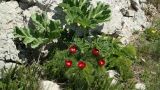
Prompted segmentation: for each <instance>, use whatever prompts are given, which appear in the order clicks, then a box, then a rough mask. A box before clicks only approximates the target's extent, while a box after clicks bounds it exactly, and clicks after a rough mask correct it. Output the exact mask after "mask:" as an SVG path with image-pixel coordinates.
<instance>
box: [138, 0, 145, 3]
mask: <svg viewBox="0 0 160 90" xmlns="http://www.w3.org/2000/svg"><path fill="white" fill-rule="evenodd" d="M139 2H140V3H147V0H139Z"/></svg>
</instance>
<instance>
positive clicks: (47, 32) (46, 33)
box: [14, 14, 62, 48]
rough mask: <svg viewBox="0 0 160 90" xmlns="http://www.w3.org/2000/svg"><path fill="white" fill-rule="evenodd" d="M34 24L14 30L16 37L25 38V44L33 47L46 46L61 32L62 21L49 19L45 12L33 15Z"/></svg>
mask: <svg viewBox="0 0 160 90" xmlns="http://www.w3.org/2000/svg"><path fill="white" fill-rule="evenodd" d="M31 21H32V24H33V25H32V26H30V27H24V28H18V27H16V28H15V30H14V35H15V37H16V38H19V39H20V40H23V43H24V44H25V45H28V44H29V45H31V47H32V48H37V47H39V46H44V45H46V44H48V43H50V42H52V41H53V39H57V38H59V37H60V34H61V31H62V29H61V27H60V21H52V20H49V19H48V18H47V17H46V15H45V14H41V15H38V14H33V15H32V16H31Z"/></svg>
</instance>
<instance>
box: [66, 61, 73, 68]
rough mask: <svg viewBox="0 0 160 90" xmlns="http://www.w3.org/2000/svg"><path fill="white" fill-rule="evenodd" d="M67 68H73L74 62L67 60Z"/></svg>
mask: <svg viewBox="0 0 160 90" xmlns="http://www.w3.org/2000/svg"><path fill="white" fill-rule="evenodd" d="M65 66H66V67H68V68H70V67H71V66H72V61H71V60H65Z"/></svg>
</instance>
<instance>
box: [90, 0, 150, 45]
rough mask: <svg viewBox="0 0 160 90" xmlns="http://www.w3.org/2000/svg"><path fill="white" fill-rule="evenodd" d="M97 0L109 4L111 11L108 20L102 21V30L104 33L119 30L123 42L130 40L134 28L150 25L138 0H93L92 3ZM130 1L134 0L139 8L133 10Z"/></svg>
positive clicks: (126, 42) (139, 29) (142, 28)
mask: <svg viewBox="0 0 160 90" xmlns="http://www.w3.org/2000/svg"><path fill="white" fill-rule="evenodd" d="M97 1H102V2H104V3H106V4H109V5H110V9H111V11H112V13H111V17H110V21H108V22H105V23H104V27H103V29H102V32H104V33H106V34H113V33H115V32H119V35H120V38H121V41H122V43H123V44H128V43H129V42H130V37H131V36H132V33H133V32H134V31H135V30H136V31H137V30H138V31H143V30H145V28H147V27H149V26H150V22H148V21H147V16H146V15H145V12H144V10H142V9H141V5H140V3H139V0H132V1H130V0H93V1H92V3H93V4H94V3H95V2H97ZM131 2H132V3H133V2H135V3H136V5H137V7H138V9H139V10H137V11H135V10H133V9H132V8H131ZM123 9H124V10H123ZM122 10H123V12H122ZM142 26H143V27H142Z"/></svg>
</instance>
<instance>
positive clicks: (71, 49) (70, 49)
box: [69, 45, 77, 54]
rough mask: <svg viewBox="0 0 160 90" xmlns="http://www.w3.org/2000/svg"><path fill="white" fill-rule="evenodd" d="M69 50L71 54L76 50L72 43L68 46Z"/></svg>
mask: <svg viewBox="0 0 160 90" xmlns="http://www.w3.org/2000/svg"><path fill="white" fill-rule="evenodd" d="M69 52H70V53H71V54H75V53H76V52H77V47H76V46H75V45H72V46H71V47H70V48H69Z"/></svg>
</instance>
